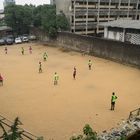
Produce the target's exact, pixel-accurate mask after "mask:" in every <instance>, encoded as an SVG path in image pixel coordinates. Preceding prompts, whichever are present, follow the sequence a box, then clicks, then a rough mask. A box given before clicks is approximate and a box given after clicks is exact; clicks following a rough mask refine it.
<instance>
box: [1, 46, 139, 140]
mask: <svg viewBox="0 0 140 140" xmlns="http://www.w3.org/2000/svg"><path fill="white" fill-rule="evenodd" d="M30 45H31V46H32V48H33V54H29V50H28V49H29V46H30ZM21 47H24V49H25V55H24V56H23V55H21ZM45 51H47V53H48V60H47V61H46V62H43V60H42V56H43V53H44V52H45ZM89 59H91V60H92V62H93V67H92V70H91V71H90V70H88V60H89ZM39 61H42V68H43V73H41V74H39V73H38V68H39V64H38V62H39ZM74 66H76V68H77V76H76V80H74V79H73V78H72V73H73V67H74ZM54 72H57V73H58V74H59V77H60V80H59V84H58V85H57V86H54V85H53V76H54ZM0 73H1V74H2V76H3V77H4V86H0V114H2V115H3V116H5V117H7V118H9V119H11V120H13V119H14V118H15V117H16V116H19V118H20V120H21V121H22V122H23V124H24V125H23V127H24V128H25V129H27V130H29V131H30V132H32V133H33V134H36V135H38V136H44V138H45V140H49V139H52V138H53V139H54V140H69V138H70V136H72V135H73V134H79V133H82V128H83V127H84V125H85V124H87V123H88V124H90V125H91V126H92V128H93V129H94V130H96V131H97V132H101V131H103V130H109V129H111V128H112V127H115V126H117V123H119V122H121V121H122V119H126V118H127V117H128V115H129V112H130V111H131V110H133V109H136V108H138V107H140V70H138V69H135V68H131V67H128V66H124V65H121V64H118V63H115V62H111V61H108V60H104V59H101V58H96V57H91V56H81V54H79V53H76V52H67V53H66V52H62V51H60V49H58V48H53V47H52V48H51V47H47V46H46V47H45V46H42V45H39V44H21V45H12V46H8V54H7V55H6V54H5V53H4V47H0ZM113 91H114V92H115V93H116V95H117V96H118V99H117V102H116V109H115V111H110V99H111V94H112V92H113Z"/></svg>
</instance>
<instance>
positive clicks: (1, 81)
mask: <svg viewBox="0 0 140 140" xmlns="http://www.w3.org/2000/svg"><path fill="white" fill-rule="evenodd" d="M0 83H1V85H2V86H3V77H2V76H1V74H0Z"/></svg>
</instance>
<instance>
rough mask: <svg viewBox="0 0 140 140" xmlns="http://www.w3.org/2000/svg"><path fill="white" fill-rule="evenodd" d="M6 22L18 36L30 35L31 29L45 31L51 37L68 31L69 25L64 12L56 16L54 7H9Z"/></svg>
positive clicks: (6, 12)
mask: <svg viewBox="0 0 140 140" xmlns="http://www.w3.org/2000/svg"><path fill="white" fill-rule="evenodd" d="M5 22H6V24H7V25H8V26H10V27H12V28H13V31H14V33H16V34H17V35H20V34H25V33H29V30H30V27H31V26H34V27H36V28H41V29H43V30H45V31H46V32H47V33H48V34H49V36H50V37H54V36H56V35H57V31H58V30H63V31H64V30H68V29H69V24H68V21H67V18H66V16H65V15H64V13H63V12H61V13H60V14H59V15H56V7H55V6H54V5H40V6H37V7H35V6H33V5H24V6H21V5H8V6H7V7H6V8H5Z"/></svg>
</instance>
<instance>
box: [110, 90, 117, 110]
mask: <svg viewBox="0 0 140 140" xmlns="http://www.w3.org/2000/svg"><path fill="white" fill-rule="evenodd" d="M116 99H117V96H116V95H115V93H114V92H113V93H112V97H111V110H114V109H115V102H116Z"/></svg>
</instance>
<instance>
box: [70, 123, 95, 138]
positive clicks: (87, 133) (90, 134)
mask: <svg viewBox="0 0 140 140" xmlns="http://www.w3.org/2000/svg"><path fill="white" fill-rule="evenodd" d="M70 140H97V134H96V132H94V131H93V130H92V128H91V127H90V125H89V124H86V125H85V126H84V128H83V135H79V136H73V137H71V138H70Z"/></svg>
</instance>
